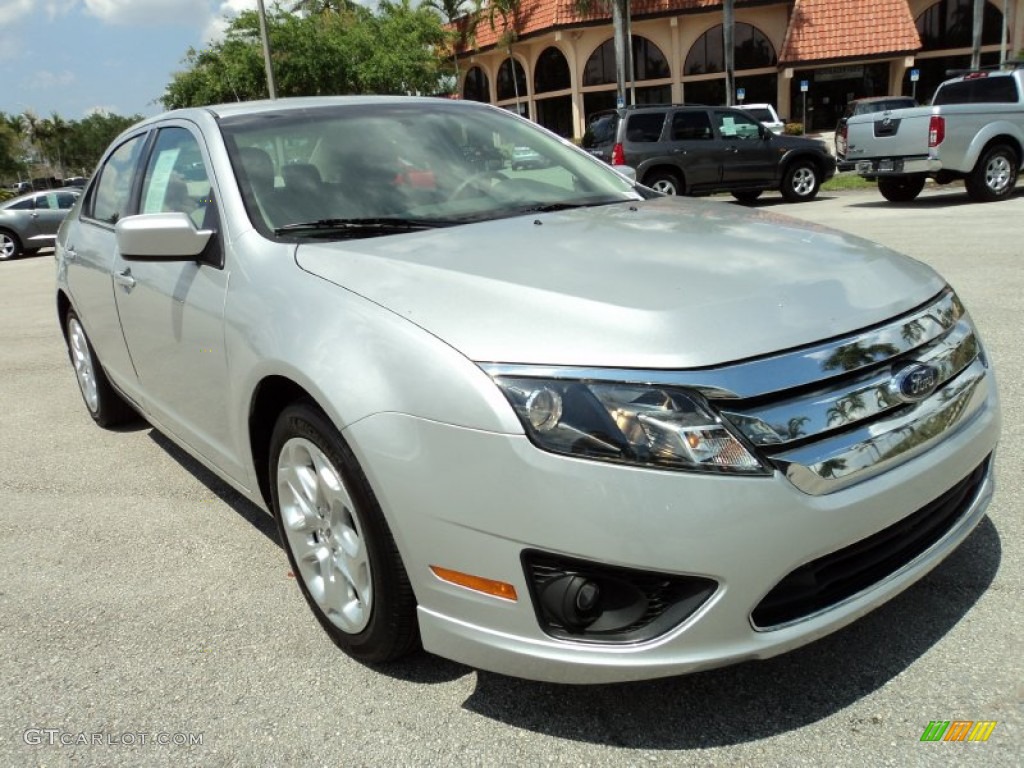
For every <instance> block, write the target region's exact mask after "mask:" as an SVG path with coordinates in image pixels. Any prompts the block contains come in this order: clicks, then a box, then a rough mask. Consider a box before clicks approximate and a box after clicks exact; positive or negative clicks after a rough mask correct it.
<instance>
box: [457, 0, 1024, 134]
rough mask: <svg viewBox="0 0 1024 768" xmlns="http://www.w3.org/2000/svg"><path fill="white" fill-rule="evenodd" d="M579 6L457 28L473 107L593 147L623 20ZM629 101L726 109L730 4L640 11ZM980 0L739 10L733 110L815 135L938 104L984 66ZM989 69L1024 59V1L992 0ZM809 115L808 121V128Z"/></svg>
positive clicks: (741, 2) (854, 1) (787, 1)
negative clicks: (589, 140)
mask: <svg viewBox="0 0 1024 768" xmlns="http://www.w3.org/2000/svg"><path fill="white" fill-rule="evenodd" d="M606 7H607V5H606V4H601V3H595V4H594V8H595V9H596V10H594V11H592V12H589V13H582V12H580V10H579V7H578V4H577V2H576V1H575V0H521V2H520V3H519V5H518V9H517V10H516V12H515V13H513V14H510V15H508V16H507V17H502V16H501V15H500V14H499V13H494V14H489V13H487V11H486V10H485V11H484V13H483V14H481V15H480V16H479V17H477V18H475V19H474V18H469V17H467V18H464V19H462V20H460V22H459V23H458V24H457V29H458V31H459V32H460V33H461V35H462V42H461V44H460V46H459V47H458V58H459V71H460V78H459V83H458V89H459V95H460V96H461V97H462V98H468V99H475V100H478V101H486V102H490V103H493V104H500V105H502V106H504V107H507V108H509V109H512V110H518V111H519V112H520V114H523V115H525V116H529V117H530V118H531V119H533V120H535V121H537V122H539V123H541V124H542V125H544V126H546V127H548V128H550V129H552V130H554V131H556V132H557V133H560V134H562V135H564V136H577V137H578V136H581V135H582V133H583V131H584V130H585V126H586V116H587V115H589V114H592V113H594V112H596V111H599V110H601V109H607V108H610V107H614V106H615V105H616V85H615V56H614V44H613V41H612V27H611V20H610V17H609V15H608V13H607V12H605V11H604V10H602V9H604V8H606ZM631 19H632V21H631V31H632V37H631V41H632V59H633V64H634V67H633V68H634V78H633V80H632V81H631V83H630V87H629V89H628V94H629V95H628V98H627V101H628V102H633V103H654V102H677V103H678V102H684V101H688V102H697V103H704V104H723V103H726V95H725V72H724V56H723V51H722V3H721V0H633V2H632V3H631ZM972 20H973V0H735V34H734V38H735V40H734V42H735V70H736V74H735V84H736V89H737V91H736V93H735V94H734V99H733V101H736V102H742V103H759V102H770V103H772V104H774V105H775V106H776V108H777V110H778V112H779V114H780V115H782V116H783V117H784V118H785V119H788V120H789V121H791V122H806V125H807V128H808V130H825V129H829V128H831V127H833V126H834V125H835V123H836V119H837V117H838V116H839V115H840V114H841V113H842V111H843V109H844V108H845V106H846V103H847V102H848V101H850V100H852V99H855V98H860V97H864V96H882V95H896V94H906V95H914V96H916V97H917V99H918V100H919V101H921V102H927V101H928V99H929V98H930V97H931V94H932V92H934V90H935V88H936V86H937V85H938V84H939V83H940V82H941V81H942V80H943V79H945V77H946V72H947V70H948V69H951V68H960V67H967V66H968V65H969V63H970V58H971V45H972ZM982 44H983V45H982V64H983V65H994V64H998V63H999V61H1000V60H1002V59H1006V58H1013V57H1014V54H1015V52H1017V51H1019V50H1021V49H1024V0H986V2H985V8H984V23H983V27H982ZM805 115H806V120H805Z"/></svg>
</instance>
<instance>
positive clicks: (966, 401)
mask: <svg viewBox="0 0 1024 768" xmlns="http://www.w3.org/2000/svg"><path fill="white" fill-rule="evenodd" d="M987 373H988V372H987V369H986V368H985V366H984V364H983V363H982V362H981V360H975V361H974V362H973V363H972V364H971V365H970V367H969V368H967V370H966V371H964V372H963V373H962V374H961V375H960V376H959V377H958V378H957V379H955V380H954V381H952V382H951V383H949V384H947V385H946V386H945V387H944V388H943V389H941V390H939V391H938V392H936V393H935V394H933V395H932V396H931V397H929V398H928V399H927V400H924V401H922V402H920V403H918V404H917V405H915V406H913V407H912V408H910V409H908V410H905V411H900V412H899V414H898V415H896V416H895V417H894V418H891V419H888V420H885V421H875V422H873V423H871V424H869V425H866V426H864V427H862V428H860V429H856V430H853V431H850V432H844V433H842V434H840V435H836V436H835V437H833V438H831V439H825V440H821V441H819V442H816V443H813V444H811V445H807V446H804V447H802V448H797V449H794V450H792V451H789V452H788V453H782V454H779V455H777V456H773V457H772V459H771V460H772V461H773V462H774V463H775V465H776V466H777V467H778V468H779V469H780V470H781V471H782V472H784V473H785V475H786V477H787V478H789V480H790V482H792V483H793V485H795V486H796V487H797V488H798V489H800V490H801V491H803V492H804V493H807V494H811V495H814V496H820V495H824V494H827V493H834V492H836V491H839V490H841V489H843V488H847V487H849V486H851V485H854V484H855V483H859V482H862V481H863V480H867V479H868V478H871V477H875V476H876V475H879V474H881V473H883V472H885V471H887V470H889V469H892V468H893V467H895V466H897V465H899V464H902V463H904V462H905V461H908V460H909V459H911V458H913V457H914V456H918V455H920V454H922V453H924V452H925V451H927V450H928V449H929V448H931V447H932V446H933V445H935V444H936V443H938V442H940V441H941V440H944V439H946V437H948V433H949V431H950V430H953V429H957V428H959V427H960V426H962V425H963V424H966V423H967V422H968V421H970V420H971V419H972V418H973V417H974V416H975V415H976V414H977V413H978V412H979V411H981V410H982V408H983V407H984V405H985V400H986V399H987V397H988V394H989V386H990V381H991V377H989V376H988V375H987Z"/></svg>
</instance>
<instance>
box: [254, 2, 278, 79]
mask: <svg viewBox="0 0 1024 768" xmlns="http://www.w3.org/2000/svg"><path fill="white" fill-rule="evenodd" d="M256 5H257V7H258V9H259V12H260V37H261V38H263V63H264V65H265V66H266V68H267V93H269V94H270V98H271V99H276V98H277V86H276V85H275V84H274V65H273V63H272V62H271V61H270V36H269V35H268V34H267V11H266V8H264V7H263V0H256Z"/></svg>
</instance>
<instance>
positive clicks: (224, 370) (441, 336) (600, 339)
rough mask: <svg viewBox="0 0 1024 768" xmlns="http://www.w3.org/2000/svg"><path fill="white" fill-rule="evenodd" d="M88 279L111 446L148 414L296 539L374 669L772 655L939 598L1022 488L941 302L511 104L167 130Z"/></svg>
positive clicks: (77, 343)
mask: <svg viewBox="0 0 1024 768" xmlns="http://www.w3.org/2000/svg"><path fill="white" fill-rule="evenodd" d="M527 153H529V155H530V157H531V158H533V157H534V156H535V157H536V158H538V159H537V161H536V162H530V163H523V162H521V158H522V157H523V156H525V154H527ZM56 260H57V285H56V303H57V312H58V314H59V318H60V324H61V327H62V329H63V332H64V336H65V338H66V340H67V346H68V350H69V354H70V358H71V362H72V364H73V367H74V371H75V374H76V377H77V380H78V384H79V386H80V389H81V393H82V396H83V399H84V401H85V405H86V407H87V409H88V412H89V414H90V415H91V416H92V418H93V419H94V420H95V421H96V422H97V423H98V424H100V425H101V426H104V427H107V426H112V425H115V424H117V423H118V422H121V421H123V420H126V419H131V418H135V417H136V416H137V415H138V414H141V415H142V416H143V417H144V418H145V419H146V420H147V421H148V422H150V423H151V424H152V425H153V426H154V427H155V428H156V429H158V430H160V431H161V432H162V433H164V434H166V435H167V436H168V437H169V438H170V439H172V440H173V441H174V442H176V443H177V444H178V445H180V446H181V447H182V448H183V449H184V450H186V451H188V452H189V453H190V454H192V455H193V456H195V457H196V459H198V460H199V461H201V462H203V463H204V464H205V465H206V466H208V467H209V468H210V469H212V470H213V471H214V472H216V473H217V474H218V475H219V476H220V477H222V478H223V479H224V480H225V481H226V482H228V483H230V484H231V485H232V486H234V487H235V488H237V489H238V490H239V491H240V492H241V493H243V494H245V496H247V497H248V498H249V499H251V500H252V501H253V502H254V503H256V504H257V505H260V506H261V507H264V508H265V509H267V510H268V511H270V512H271V513H272V514H273V515H274V517H275V518H276V520H277V525H278V528H279V532H280V539H281V543H282V545H283V547H284V549H285V551H286V553H287V556H288V559H289V561H290V564H291V568H292V570H293V572H294V573H295V574H296V576H297V577H298V578H297V582H298V585H299V588H300V589H301V592H302V595H303V596H304V598H305V600H306V601H307V602H308V604H309V607H310V608H311V610H312V613H313V615H314V616H315V617H316V619H317V620H318V621H319V623H320V624H321V625H322V627H323V629H324V630H325V631H326V632H327V633H328V634H329V635H330V637H331V638H332V639H333V641H334V642H335V643H336V644H337V645H338V646H340V647H341V648H342V649H344V650H345V651H346V652H347V653H348V654H350V655H351V656H352V657H354V658H356V659H358V660H361V661H364V662H385V661H388V660H392V659H395V658H397V657H399V656H401V655H403V654H406V653H408V652H410V651H411V650H413V649H415V648H418V647H421V646H422V647H423V648H425V649H426V650H427V651H430V652H432V653H435V654H439V655H441V656H445V657H448V658H451V659H455V660H458V661H460V662H463V663H466V664H469V665H473V666H476V667H478V668H481V669H487V670H494V671H498V672H502V673H506V674H510V675H517V676H522V677H526V678H533V679H539V680H551V681H561V682H575V683H598V682H608V681H621V680H631V679H643V678H653V677H659V676H667V675H676V674H681V673H686V672H691V671H694V670H698V669H703V668H708V667H714V666H720V665H724V664H729V663H734V662H739V661H742V660H746V659H757V658H766V657H770V656H773V655H775V654H778V653H781V652H783V651H786V650H789V649H792V648H795V647H797V646H800V645H803V644H805V643H807V642H810V641H811V640H814V639H815V638H818V637H821V636H823V635H825V634H827V633H829V632H832V631H834V630H836V629H838V628H839V627H842V626H844V625H846V624H848V623H849V622H851V621H853V620H855V619H856V618H857V617H859V616H861V615H863V614H865V613H866V612H868V611H870V610H871V609H873V608H875V607H876V606H878V605H880V604H881V603H883V602H885V601H886V600H888V599H890V598H892V597H893V596H894V595H896V594H897V593H899V592H900V591H901V590H903V589H905V588H906V587H908V586H909V585H910V584H912V583H913V582H914V581H916V580H917V579H919V578H921V577H922V576H923V575H924V574H925V573H927V572H928V571H929V570H930V569H931V568H933V567H934V566H935V565H937V564H938V563H939V562H940V561H941V560H942V559H943V558H944V557H946V556H947V555H948V554H949V553H950V552H952V551H953V550H954V549H955V548H956V547H957V546H958V545H959V544H960V543H961V542H962V541H963V540H964V539H965V538H966V537H967V535H968V534H969V533H970V532H971V530H972V529H973V528H974V527H975V525H976V524H977V523H978V522H979V520H980V519H981V518H982V516H983V515H984V512H985V508H986V506H987V504H988V503H989V500H990V498H991V496H992V493H993V480H992V463H993V451H994V449H995V446H996V441H997V437H998V431H999V409H998V404H997V400H996V389H995V385H994V381H993V376H992V372H991V369H990V367H989V361H988V359H987V357H986V355H985V350H984V348H983V346H982V344H981V341H980V340H979V337H978V333H977V331H976V329H975V326H974V325H973V324H972V322H971V319H970V317H969V315H968V313H967V311H966V310H965V308H964V306H963V304H962V303H961V302H960V300H959V299H958V298H957V295H956V294H955V293H954V292H953V290H952V289H951V288H950V286H948V285H947V284H946V283H945V282H944V281H943V279H942V278H941V277H939V276H938V275H937V274H936V273H935V272H933V271H932V270H931V269H929V268H928V267H926V266H924V265H922V264H920V263H918V262H915V261H912V260H910V259H908V258H906V257H903V256H900V255H898V254H896V253H893V252H891V251H889V250H886V249H885V248H882V247H881V246H878V245H874V244H872V243H869V242H866V241H864V240H860V239H857V238H854V237H851V236H848V235H844V234H840V233H838V232H834V231H830V230H826V229H822V228H820V227H816V226H814V225H810V224H801V223H797V222H794V221H791V220H789V219H787V218H784V217H780V216H777V215H772V214H768V213H765V212H758V211H745V210H741V209H739V208H735V207H734V206H732V205H729V204H725V203H722V202H715V201H695V200H681V199H678V198H670V197H663V196H660V195H658V194H657V193H654V192H652V191H651V190H648V189H645V188H644V187H640V186H637V185H636V184H635V183H634V182H633V181H631V180H630V179H629V178H628V177H627V176H624V175H620V174H619V173H618V172H616V171H615V170H613V169H611V168H609V167H607V166H605V165H604V164H602V163H600V162H599V161H597V160H595V159H593V158H591V157H589V156H588V155H586V154H585V153H583V152H581V151H579V150H577V149H576V148H575V147H573V146H572V145H571V144H570V143H569V142H568V141H565V140H563V139H560V138H558V137H557V136H554V135H553V134H550V133H548V132H547V131H544V130H543V129H541V128H539V127H537V126H535V125H533V124H531V123H529V122H527V121H525V120H523V119H521V118H519V117H518V116H514V115H512V114H510V113H508V112H505V111H503V110H500V109H496V108H493V107H489V106H485V105H481V104H472V103H460V102H450V101H447V100H440V99H437V100H433V99H414V98H318V99H300V100H280V101H269V102H255V103H247V104H231V105H226V106H214V107H207V108H202V109H192V110H184V111H176V112H170V113H168V114H165V115H162V116H159V117H155V118H152V119H149V120H146V121H144V122H142V123H140V124H138V125H136V126H134V127H133V128H131V129H130V130H128V131H127V132H125V133H124V134H122V135H121V136H120V137H119V138H118V139H117V140H116V141H115V142H114V143H113V145H112V146H111V147H110V148H109V149H108V150H107V152H106V154H105V156H104V157H103V159H102V160H101V162H100V165H99V167H98V169H97V172H96V173H95V175H94V177H93V178H92V179H91V180H90V182H89V184H88V186H87V188H86V190H85V192H84V195H83V198H82V200H81V202H80V204H79V205H78V206H77V207H76V208H75V210H74V211H73V212H72V214H71V215H70V216H69V217H68V219H67V220H66V221H65V222H64V225H63V226H62V228H61V231H60V234H59V239H58V245H57V249H56ZM253 620H254V621H255V620H256V618H255V617H254V619H253Z"/></svg>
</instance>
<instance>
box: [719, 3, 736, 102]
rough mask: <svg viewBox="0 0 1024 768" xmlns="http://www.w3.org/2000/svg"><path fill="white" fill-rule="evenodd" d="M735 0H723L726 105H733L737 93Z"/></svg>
mask: <svg viewBox="0 0 1024 768" xmlns="http://www.w3.org/2000/svg"><path fill="white" fill-rule="evenodd" d="M733 2H734V0H723V1H722V51H723V53H724V54H725V105H726V106H727V107H731V106H732V103H733V98H734V95H735V93H736V87H735V86H736V82H735V81H736V35H735V30H736V17H735V13H734V8H733Z"/></svg>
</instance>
